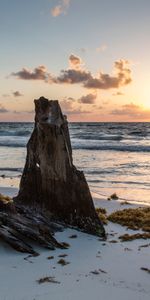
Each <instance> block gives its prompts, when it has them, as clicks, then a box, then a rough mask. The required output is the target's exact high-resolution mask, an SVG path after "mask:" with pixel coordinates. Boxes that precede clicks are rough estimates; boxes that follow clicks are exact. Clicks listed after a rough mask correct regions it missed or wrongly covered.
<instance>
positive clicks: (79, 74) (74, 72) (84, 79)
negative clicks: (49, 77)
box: [56, 60, 132, 90]
mask: <svg viewBox="0 0 150 300" xmlns="http://www.w3.org/2000/svg"><path fill="white" fill-rule="evenodd" d="M128 66H129V62H128V61H127V60H118V61H116V62H115V63H114V70H115V75H109V74H105V73H102V72H100V73H99V75H98V77H94V76H93V75H92V74H91V72H90V71H87V70H83V69H67V70H62V71H61V73H60V75H59V76H58V77H57V78H56V82H57V83H69V84H75V83H82V84H83V86H84V87H85V88H88V89H104V90H107V89H112V88H119V87H122V86H125V85H127V84H129V83H131V81H132V78H131V70H130V69H129V67H128Z"/></svg>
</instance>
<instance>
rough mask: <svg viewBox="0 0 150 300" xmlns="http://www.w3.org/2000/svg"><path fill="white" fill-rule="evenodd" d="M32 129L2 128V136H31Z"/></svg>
mask: <svg viewBox="0 0 150 300" xmlns="http://www.w3.org/2000/svg"><path fill="white" fill-rule="evenodd" d="M30 134H31V131H30V130H19V131H18V130H16V131H10V130H0V136H6V137H8V136H14V137H15V136H30Z"/></svg>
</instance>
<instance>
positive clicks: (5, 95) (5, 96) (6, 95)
mask: <svg viewBox="0 0 150 300" xmlns="http://www.w3.org/2000/svg"><path fill="white" fill-rule="evenodd" d="M2 96H3V97H4V98H8V97H10V95H9V94H3V95H2Z"/></svg>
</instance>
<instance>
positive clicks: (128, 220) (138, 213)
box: [108, 207, 150, 232]
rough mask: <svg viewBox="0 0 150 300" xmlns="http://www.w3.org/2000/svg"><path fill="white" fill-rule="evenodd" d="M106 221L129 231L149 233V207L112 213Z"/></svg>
mask: <svg viewBox="0 0 150 300" xmlns="http://www.w3.org/2000/svg"><path fill="white" fill-rule="evenodd" d="M108 220H109V221H111V222H114V223H118V224H120V225H123V226H127V227H128V228H130V229H133V230H138V229H142V230H144V231H148V232H150V207H139V208H128V209H123V210H119V211H116V212H113V213H112V214H111V215H109V216H108Z"/></svg>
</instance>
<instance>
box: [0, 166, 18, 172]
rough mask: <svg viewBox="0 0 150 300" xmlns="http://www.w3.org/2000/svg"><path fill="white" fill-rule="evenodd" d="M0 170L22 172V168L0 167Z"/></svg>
mask: <svg viewBox="0 0 150 300" xmlns="http://www.w3.org/2000/svg"><path fill="white" fill-rule="evenodd" d="M0 171H8V172H9V171H11V172H22V171H23V168H7V167H6V168H0Z"/></svg>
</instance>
